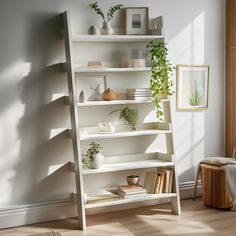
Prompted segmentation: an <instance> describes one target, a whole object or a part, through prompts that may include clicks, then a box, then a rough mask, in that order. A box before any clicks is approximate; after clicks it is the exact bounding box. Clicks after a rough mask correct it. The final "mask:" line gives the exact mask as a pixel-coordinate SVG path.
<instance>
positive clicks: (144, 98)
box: [126, 97, 152, 101]
mask: <svg viewBox="0 0 236 236" xmlns="http://www.w3.org/2000/svg"><path fill="white" fill-rule="evenodd" d="M126 99H127V100H148V101H149V100H150V101H151V100H152V97H126Z"/></svg>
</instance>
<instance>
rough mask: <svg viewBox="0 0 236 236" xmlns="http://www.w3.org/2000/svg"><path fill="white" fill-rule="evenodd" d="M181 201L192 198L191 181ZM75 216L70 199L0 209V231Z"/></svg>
mask: <svg viewBox="0 0 236 236" xmlns="http://www.w3.org/2000/svg"><path fill="white" fill-rule="evenodd" d="M179 189H180V196H181V199H189V198H192V197H193V181H191V182H185V183H181V184H180V185H179ZM198 192H199V193H198V196H200V195H201V186H199V187H198ZM166 202H167V200H164V199H162V201H158V202H157V201H146V202H142V203H138V204H137V203H134V204H127V205H122V206H116V207H112V208H111V207H110V208H109V207H106V208H102V209H101V208H99V209H90V210H89V211H88V212H87V214H88V215H91V214H97V213H101V212H109V211H117V210H124V209H130V208H135V207H141V206H149V205H156V204H157V203H158V204H161V203H166ZM76 215H77V209H76V205H75V204H74V203H73V199H72V197H69V198H66V199H60V200H53V201H47V202H42V203H34V204H28V205H19V206H12V207H8V208H4V209H0V229H3V228H9V227H15V226H20V225H28V224H34V223H39V222H46V221H51V220H57V219H65V218H69V217H75V216H76Z"/></svg>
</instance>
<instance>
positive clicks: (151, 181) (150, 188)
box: [144, 171, 157, 193]
mask: <svg viewBox="0 0 236 236" xmlns="http://www.w3.org/2000/svg"><path fill="white" fill-rule="evenodd" d="M156 183H157V172H156V171H147V172H146V173H145V179H144V188H145V189H146V190H147V192H148V193H154V192H155V186H156Z"/></svg>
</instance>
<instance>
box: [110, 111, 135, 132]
mask: <svg viewBox="0 0 236 236" xmlns="http://www.w3.org/2000/svg"><path fill="white" fill-rule="evenodd" d="M117 111H119V112H120V116H119V118H120V120H124V121H125V122H127V123H128V124H129V125H130V127H131V129H132V130H136V124H137V121H138V109H130V108H129V107H125V108H124V109H118V110H114V111H112V112H111V113H110V115H111V114H112V113H114V112H117Z"/></svg>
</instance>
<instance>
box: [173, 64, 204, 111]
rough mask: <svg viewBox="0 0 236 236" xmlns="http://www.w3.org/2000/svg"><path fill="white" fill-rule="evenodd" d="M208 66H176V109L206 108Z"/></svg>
mask: <svg viewBox="0 0 236 236" xmlns="http://www.w3.org/2000/svg"><path fill="white" fill-rule="evenodd" d="M208 91H209V66H208V65H177V92H176V93H177V94H176V95H177V109H178V110H205V109H207V108H208Z"/></svg>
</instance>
